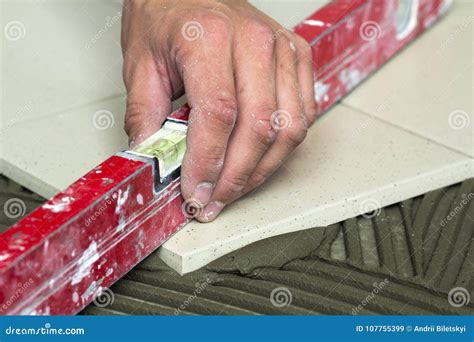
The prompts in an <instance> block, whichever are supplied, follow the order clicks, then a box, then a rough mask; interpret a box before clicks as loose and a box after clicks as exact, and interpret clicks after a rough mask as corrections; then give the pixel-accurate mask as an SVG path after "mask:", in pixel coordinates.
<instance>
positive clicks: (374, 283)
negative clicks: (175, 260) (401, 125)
mask: <svg viewBox="0 0 474 342" xmlns="http://www.w3.org/2000/svg"><path fill="white" fill-rule="evenodd" d="M0 182H1V185H2V186H1V189H2V190H0V201H1V202H0V205H2V206H3V202H4V201H6V200H7V199H8V198H11V197H12V196H17V197H19V196H22V197H21V198H22V199H25V200H26V201H27V207H28V209H33V208H34V207H35V206H37V205H39V204H40V203H41V200H40V199H39V198H38V197H37V196H35V195H33V194H31V193H28V191H26V190H25V189H23V188H21V187H19V186H17V185H15V184H14V183H13V182H10V181H8V180H7V179H5V178H0ZM4 189H5V190H4ZM12 223H13V222H10V221H8V220H6V218H5V217H3V216H1V217H0V224H1V227H3V228H4V229H5V228H6V227H7V226H8V225H10V224H12ZM473 240H474V179H470V180H467V181H464V182H463V183H461V184H456V185H453V186H450V187H446V188H443V189H439V190H435V191H432V192H429V193H427V194H425V195H423V196H419V197H416V198H413V199H409V200H406V201H403V202H401V203H398V204H396V205H392V206H389V207H386V208H383V209H381V210H379V211H376V212H374V213H370V214H366V215H364V216H359V217H356V218H352V219H349V220H346V221H344V222H340V223H337V224H334V225H331V226H328V227H320V228H313V229H308V230H304V231H299V232H295V233H290V234H285V235H280V236H276V237H272V238H269V239H266V240H262V241H258V242H255V243H253V244H251V245H248V246H246V247H244V248H241V249H240V250H238V251H235V252H232V253H229V254H227V255H225V256H223V257H221V258H220V259H218V260H216V261H214V262H212V263H210V264H209V265H207V266H206V267H204V268H203V269H201V270H198V271H195V272H192V273H189V274H186V275H184V276H180V275H179V274H177V273H176V272H174V271H173V270H172V269H170V268H169V267H168V266H167V265H166V264H164V263H163V262H162V261H161V260H160V259H159V258H158V257H157V255H156V254H155V253H153V254H152V255H151V256H149V257H148V258H147V259H145V260H144V261H143V262H142V263H140V264H139V265H137V266H136V267H135V268H134V269H133V270H132V271H130V272H129V273H128V274H127V275H126V276H125V277H124V278H123V279H121V280H119V281H118V282H117V283H116V284H115V285H114V286H112V287H111V290H112V291H113V303H112V304H109V305H108V306H106V307H101V306H102V305H100V304H98V306H96V305H93V304H91V305H89V306H88V307H87V308H86V309H85V310H84V311H83V312H82V313H81V314H87V315H115V314H117V315H124V314H125V315H126V314H133V315H175V314H179V315H202V314H204V315H261V314H269V315H320V314H334V315H337V314H340V315H345V314H349V315H350V314H360V315H370V314H396V315H398V314H402V315H403V314H407V315H408V314H410V315H425V314H427V315H429V314H447V315H461V314H462V315H473V314H474V275H473V273H474V243H473ZM456 288H463V289H465V290H467V293H468V295H469V296H470V302H469V303H467V304H465V305H462V306H460V307H456V303H455V302H454V303H453V300H452V299H451V300H449V297H450V296H449V293H450V292H451V293H453V291H455V290H456Z"/></svg>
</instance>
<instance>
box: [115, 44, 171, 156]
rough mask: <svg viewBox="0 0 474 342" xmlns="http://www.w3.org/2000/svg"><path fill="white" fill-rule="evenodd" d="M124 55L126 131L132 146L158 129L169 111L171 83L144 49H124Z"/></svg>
mask: <svg viewBox="0 0 474 342" xmlns="http://www.w3.org/2000/svg"><path fill="white" fill-rule="evenodd" d="M124 59H125V60H124V72H123V73H124V81H125V86H126V88H127V111H126V114H125V131H126V132H127V135H128V137H129V145H130V147H134V146H135V145H137V144H139V143H141V142H142V141H143V140H145V139H146V138H148V137H149V136H150V135H152V134H153V133H155V132H156V131H158V130H159V129H160V127H161V125H162V124H163V121H164V120H165V119H166V116H167V115H168V114H169V113H170V111H171V100H170V87H169V82H168V78H167V77H166V76H165V75H164V73H163V72H160V70H159V68H160V66H159V64H157V63H156V61H155V60H154V59H153V58H152V57H151V56H149V55H148V54H147V53H146V52H141V53H133V52H127V53H126V54H125V57H124Z"/></svg>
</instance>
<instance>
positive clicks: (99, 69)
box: [0, 0, 124, 126]
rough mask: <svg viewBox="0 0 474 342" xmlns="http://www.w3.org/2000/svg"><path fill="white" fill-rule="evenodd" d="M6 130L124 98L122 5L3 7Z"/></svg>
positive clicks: (44, 2)
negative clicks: (63, 112)
mask: <svg viewBox="0 0 474 342" xmlns="http://www.w3.org/2000/svg"><path fill="white" fill-rule="evenodd" d="M0 6H1V11H2V16H1V19H0V20H1V22H0V24H1V25H0V26H1V28H2V40H1V50H0V51H1V55H2V63H1V75H2V85H3V86H4V87H3V91H2V103H1V108H0V114H1V116H2V117H3V121H4V125H6V126H11V125H14V124H15V123H18V122H21V121H27V120H30V119H34V118H38V117H45V116H48V115H51V114H57V113H59V112H62V111H65V110H69V109H73V108H77V107H79V106H82V105H84V104H87V103H93V102H95V101H98V100H103V99H107V98H110V97H111V96H115V95H117V94H121V93H124V87H123V82H122V74H121V68H122V57H121V49H120V25H121V24H120V21H121V5H120V3H119V2H118V1H94V2H90V1H84V0H77V1H71V0H40V1H31V0H18V1H17V0H15V1H2V2H1V4H0Z"/></svg>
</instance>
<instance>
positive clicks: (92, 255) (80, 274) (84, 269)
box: [71, 241, 99, 285]
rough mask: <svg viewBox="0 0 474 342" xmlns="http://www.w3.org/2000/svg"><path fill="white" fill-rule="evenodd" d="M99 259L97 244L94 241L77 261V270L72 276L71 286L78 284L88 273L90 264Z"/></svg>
mask: <svg viewBox="0 0 474 342" xmlns="http://www.w3.org/2000/svg"><path fill="white" fill-rule="evenodd" d="M98 259H99V253H98V252H97V243H96V242H95V241H94V242H92V243H91V244H90V246H89V247H88V248H87V249H86V250H85V251H84V253H83V254H82V256H81V257H80V258H79V260H78V261H77V264H78V265H79V268H78V270H77V272H76V273H75V274H74V275H73V276H72V280H71V285H75V284H78V283H79V282H81V280H82V279H83V278H84V277H85V276H87V275H88V274H89V273H90V268H91V267H92V264H93V263H94V262H96V261H97V260H98Z"/></svg>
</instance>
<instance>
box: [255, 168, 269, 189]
mask: <svg viewBox="0 0 474 342" xmlns="http://www.w3.org/2000/svg"><path fill="white" fill-rule="evenodd" d="M273 171H274V170H269V169H267V168H264V167H259V168H257V170H255V172H254V174H253V176H252V182H251V183H252V184H251V186H250V188H252V189H253V188H256V187H258V186H260V185H262V184H263V183H264V182H265V181H266V180H267V178H268V177H270V176H271V175H272V173H273Z"/></svg>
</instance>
